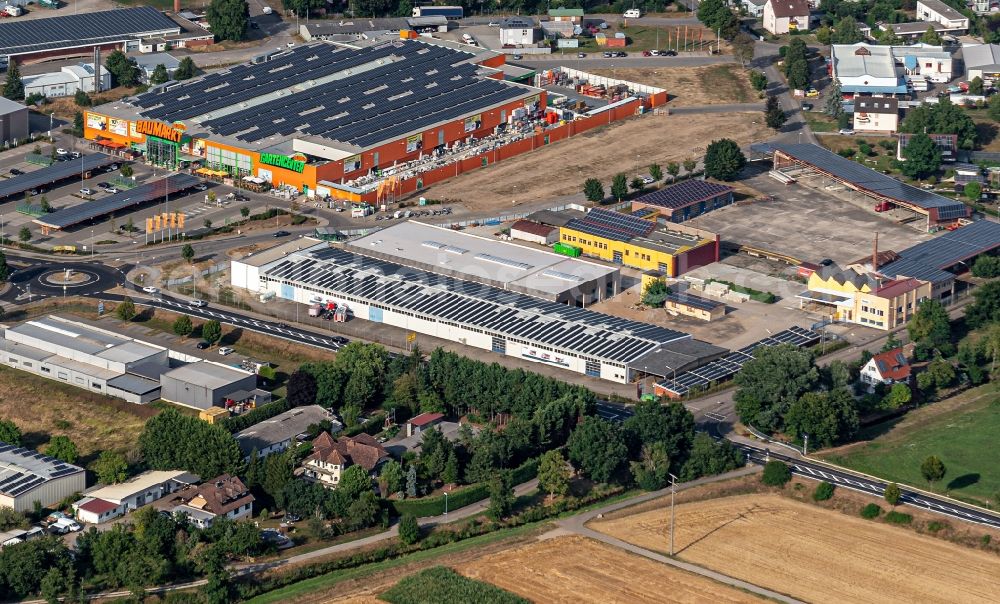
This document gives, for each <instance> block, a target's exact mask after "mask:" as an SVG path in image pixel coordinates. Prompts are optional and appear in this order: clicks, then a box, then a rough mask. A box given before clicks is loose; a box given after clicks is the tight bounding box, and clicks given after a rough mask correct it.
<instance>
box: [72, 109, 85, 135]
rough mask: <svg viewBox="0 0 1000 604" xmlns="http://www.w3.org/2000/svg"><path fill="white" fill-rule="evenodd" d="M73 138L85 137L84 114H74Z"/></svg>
mask: <svg viewBox="0 0 1000 604" xmlns="http://www.w3.org/2000/svg"><path fill="white" fill-rule="evenodd" d="M73 136H77V137H80V136H83V112H82V111H77V112H76V113H74V114H73Z"/></svg>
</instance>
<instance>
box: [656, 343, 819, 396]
mask: <svg viewBox="0 0 1000 604" xmlns="http://www.w3.org/2000/svg"><path fill="white" fill-rule="evenodd" d="M819 339H820V334H819V333H818V332H815V331H812V330H811V329H803V328H802V327H797V326H793V327H790V328H789V329H786V330H784V331H779V332H778V333H776V334H774V335H772V336H770V337H767V338H764V339H763V340H760V341H758V342H754V343H753V344H750V345H749V346H744V347H743V348H740V349H739V350H736V351H734V352H731V353H729V354H727V355H726V356H724V357H722V358H721V359H718V360H716V361H712V362H711V363H709V364H707V365H704V366H702V367H699V368H697V369H693V370H691V371H687V372H685V373H682V374H680V375H678V376H677V377H676V378H672V379H669V380H664V381H662V382H659V383H658V384H657V386H660V387H661V388H664V389H665V390H668V391H670V392H671V393H673V394H675V395H677V396H684V395H685V394H687V393H688V392H690V391H691V390H692V389H694V388H707V387H708V386H709V385H710V384H711V383H712V382H721V381H723V380H727V379H729V378H731V377H733V376H734V375H736V374H737V373H739V371H740V369H742V368H743V365H744V364H746V362H747V361H749V360H751V359H753V358H754V355H753V353H754V351H755V350H756V349H757V348H759V347H761V346H777V345H779V344H791V345H793V346H800V347H801V346H808V345H810V344H813V343H815V342H817V341H818V340H819Z"/></svg>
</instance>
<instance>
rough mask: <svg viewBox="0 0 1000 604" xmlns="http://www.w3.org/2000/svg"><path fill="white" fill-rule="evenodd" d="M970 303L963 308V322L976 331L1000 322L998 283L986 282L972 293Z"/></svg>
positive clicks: (999, 284) (999, 286)
mask: <svg viewBox="0 0 1000 604" xmlns="http://www.w3.org/2000/svg"><path fill="white" fill-rule="evenodd" d="M972 298H973V300H972V303H971V304H969V305H968V306H966V307H965V322H966V324H968V326H969V327H971V328H973V329H978V328H980V327H984V326H986V325H988V324H990V323H997V322H1000V281H988V282H986V283H984V284H982V285H980V286H979V287H977V288H976V289H974V290H973V291H972Z"/></svg>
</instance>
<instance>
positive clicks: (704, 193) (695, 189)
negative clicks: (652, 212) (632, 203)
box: [636, 180, 733, 209]
mask: <svg viewBox="0 0 1000 604" xmlns="http://www.w3.org/2000/svg"><path fill="white" fill-rule="evenodd" d="M732 190H733V188H732V187H727V186H726V185H720V184H716V183H714V182H707V181H704V180H685V181H683V182H679V183H677V184H675V185H672V186H669V187H667V188H665V189H660V190H659V191H653V192H652V193H646V194H645V195H642V196H641V197H639V198H637V199H636V201H637V202H639V203H647V204H649V205H654V206H659V207H661V208H672V209H678V208H683V207H685V206H689V205H691V204H693V203H697V202H699V201H705V200H707V199H712V198H714V197H718V196H719V195H724V194H726V193H731V192H732Z"/></svg>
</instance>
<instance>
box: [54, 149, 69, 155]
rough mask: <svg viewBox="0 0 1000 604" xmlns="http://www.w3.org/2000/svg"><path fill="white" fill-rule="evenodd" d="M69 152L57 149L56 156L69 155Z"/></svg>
mask: <svg viewBox="0 0 1000 604" xmlns="http://www.w3.org/2000/svg"><path fill="white" fill-rule="evenodd" d="M68 154H69V151H67V150H65V149H56V155H68Z"/></svg>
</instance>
